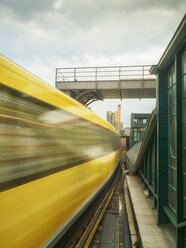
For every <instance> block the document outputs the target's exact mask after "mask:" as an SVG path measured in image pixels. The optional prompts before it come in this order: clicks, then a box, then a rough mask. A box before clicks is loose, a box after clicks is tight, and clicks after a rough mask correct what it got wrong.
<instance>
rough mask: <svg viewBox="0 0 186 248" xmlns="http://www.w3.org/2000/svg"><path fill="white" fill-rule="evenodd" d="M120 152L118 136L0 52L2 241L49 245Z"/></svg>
mask: <svg viewBox="0 0 186 248" xmlns="http://www.w3.org/2000/svg"><path fill="white" fill-rule="evenodd" d="M119 159H120V135H119V133H118V132H117V131H116V130H115V129H114V128H113V127H112V126H111V125H110V124H109V123H108V122H106V121H104V120H102V119H101V118H100V117H98V116H96V115H95V114H94V113H93V112H92V111H90V110H89V109H87V108H86V107H84V106H83V105H81V104H79V103H78V102H76V101H75V100H73V99H71V98H70V97H68V96H66V95H64V94H62V93H61V92H59V91H58V90H56V89H54V88H52V87H51V86H49V85H47V84H46V83H44V82H43V81H41V80H40V79H38V78H37V77H35V76H34V75H32V74H30V73H29V72H27V71H25V70H24V69H22V68H21V67H19V66H17V65H16V64H14V63H12V62H11V61H9V60H8V59H6V58H5V57H3V56H0V189H1V192H0V247H3V248H4V247H8V248H10V247H11V248H13V247H19V248H21V247H26V248H28V247H32V248H33V247H41V246H43V247H46V246H47V245H48V244H50V241H51V240H53V238H55V237H56V236H57V235H58V233H60V232H62V231H63V230H67V229H68V226H70V223H71V222H72V221H73V219H74V218H75V217H76V216H77V215H78V214H79V213H80V211H81V210H82V209H83V208H86V206H88V204H89V202H90V201H91V200H92V199H94V196H95V195H96V192H98V191H99V190H100V189H101V188H102V187H103V186H104V184H105V183H106V182H107V181H108V180H109V178H110V177H111V175H112V174H113V172H114V170H115V168H116V165H117V163H118V160H119Z"/></svg>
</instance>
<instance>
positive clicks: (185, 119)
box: [182, 50, 186, 218]
mask: <svg viewBox="0 0 186 248" xmlns="http://www.w3.org/2000/svg"><path fill="white" fill-rule="evenodd" d="M182 131H183V135H182V138H183V142H182V144H183V150H182V154H183V156H182V161H183V162H182V163H183V204H184V206H183V209H184V211H183V214H184V218H186V50H185V51H184V53H183V55H182Z"/></svg>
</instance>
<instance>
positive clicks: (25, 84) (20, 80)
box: [0, 55, 119, 135]
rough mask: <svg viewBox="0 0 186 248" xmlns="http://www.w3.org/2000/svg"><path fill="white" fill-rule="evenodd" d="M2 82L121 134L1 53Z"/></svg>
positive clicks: (0, 69) (0, 78) (0, 79)
mask: <svg viewBox="0 0 186 248" xmlns="http://www.w3.org/2000/svg"><path fill="white" fill-rule="evenodd" d="M0 82H1V83H2V84H4V85H6V86H8V87H10V88H13V89H15V90H18V91H21V92H23V93H25V94H27V95H30V96H32V97H35V98H37V99H39V100H42V101H44V102H46V103H48V104H51V105H53V106H55V107H57V108H61V109H64V110H66V111H68V112H70V113H73V114H75V115H77V116H79V117H81V118H84V119H86V120H88V121H91V122H93V123H95V124H97V125H99V126H102V127H104V128H107V129H109V130H110V131H112V132H114V133H116V134H117V135H119V133H118V132H117V130H116V129H115V128H114V127H113V126H112V125H111V124H110V123H108V122H107V121H105V120H103V119H102V118H101V117H99V116H97V115H96V114H95V113H94V112H92V111H91V110H89V109H88V108H86V107H85V106H83V105H82V104H80V103H79V102H77V101H75V100H74V99H72V98H71V97H69V96H67V95H65V94H64V93H61V92H60V91H59V90H57V89H55V88H53V87H52V86H50V85H48V84H46V83H45V82H44V81H42V80H41V79H39V78H38V77H36V76H34V75H33V74H31V73H30V72H28V71H26V70H25V69H23V68H22V67H20V66H18V65H16V64H15V63H13V62H12V61H10V60H8V59H7V58H5V57H4V56H2V55H0Z"/></svg>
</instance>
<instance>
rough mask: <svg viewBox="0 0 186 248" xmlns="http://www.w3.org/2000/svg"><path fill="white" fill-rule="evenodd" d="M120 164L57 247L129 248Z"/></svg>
mask: <svg viewBox="0 0 186 248" xmlns="http://www.w3.org/2000/svg"><path fill="white" fill-rule="evenodd" d="M123 196H124V195H123V177H122V172H121V168H120V166H118V169H117V171H116V172H115V173H114V175H113V177H112V178H111V180H110V181H109V182H108V183H107V185H106V186H105V188H104V189H103V190H102V192H101V193H100V194H99V195H98V196H97V197H96V199H95V200H94V202H93V203H92V204H91V205H90V206H89V207H88V208H87V209H86V211H85V212H84V213H83V214H82V215H81V216H80V217H79V218H78V219H77V220H76V222H75V223H74V224H73V226H72V227H71V228H70V229H69V230H68V231H67V232H66V234H65V235H64V236H63V237H62V238H61V239H60V240H59V241H58V242H57V244H56V245H55V248H62V247H67V248H72V247H76V248H82V247H90V248H101V247H105V248H111V247H117V248H129V247H131V243H130V234H129V231H128V230H129V229H128V221H127V214H126V212H125V204H124V197H123Z"/></svg>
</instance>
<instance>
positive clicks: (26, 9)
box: [0, 0, 54, 20]
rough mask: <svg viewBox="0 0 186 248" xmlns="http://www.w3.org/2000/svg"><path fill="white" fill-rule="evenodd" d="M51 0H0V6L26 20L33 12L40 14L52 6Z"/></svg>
mask: <svg viewBox="0 0 186 248" xmlns="http://www.w3.org/2000/svg"><path fill="white" fill-rule="evenodd" d="M53 4H54V1H53V0H1V1H0V8H1V9H2V8H4V11H5V12H7V13H11V14H13V15H15V17H17V18H18V19H21V20H28V19H30V18H32V17H33V15H34V14H35V13H40V14H42V13H43V12H45V11H49V10H50V9H52V8H53Z"/></svg>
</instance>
